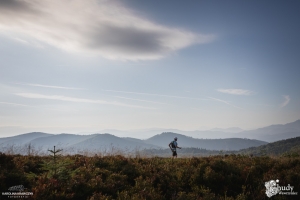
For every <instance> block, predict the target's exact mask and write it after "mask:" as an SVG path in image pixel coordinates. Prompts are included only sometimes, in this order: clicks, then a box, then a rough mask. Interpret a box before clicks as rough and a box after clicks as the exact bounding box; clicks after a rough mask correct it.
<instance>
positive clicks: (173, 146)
mask: <svg viewBox="0 0 300 200" xmlns="http://www.w3.org/2000/svg"><path fill="white" fill-rule="evenodd" d="M171 146H172V148H174V149H175V148H176V146H175V144H174V141H172V142H171Z"/></svg>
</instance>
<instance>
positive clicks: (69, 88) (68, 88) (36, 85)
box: [15, 83, 84, 90]
mask: <svg viewBox="0 0 300 200" xmlns="http://www.w3.org/2000/svg"><path fill="white" fill-rule="evenodd" d="M15 84H17V85H25V86H33V87H44V88H53V89H64V90H84V89H83V88H74V87H62V86H54V85H41V84H31V83H15Z"/></svg>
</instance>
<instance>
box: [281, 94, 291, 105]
mask: <svg viewBox="0 0 300 200" xmlns="http://www.w3.org/2000/svg"><path fill="white" fill-rule="evenodd" d="M283 98H284V101H283V102H282V104H281V106H280V107H281V108H283V107H285V106H286V105H288V104H289V103H290V100H291V98H290V96H289V95H283Z"/></svg>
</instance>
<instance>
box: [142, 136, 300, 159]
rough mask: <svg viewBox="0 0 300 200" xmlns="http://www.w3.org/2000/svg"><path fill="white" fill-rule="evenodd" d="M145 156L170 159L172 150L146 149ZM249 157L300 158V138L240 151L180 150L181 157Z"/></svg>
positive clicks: (143, 153) (143, 152)
mask: <svg viewBox="0 0 300 200" xmlns="http://www.w3.org/2000/svg"><path fill="white" fill-rule="evenodd" d="M141 154H142V155H144V156H151V157H152V156H159V157H170V156H171V151H170V149H167V148H166V149H145V150H143V151H142V152H141ZM226 154H227V155H229V154H236V155H238V154H239V155H249V156H285V157H299V156H300V137H296V138H290V139H286V140H280V141H277V142H272V143H268V144H265V145H261V146H258V147H250V148H247V149H241V150H238V151H217V150H207V149H202V148H184V149H179V150H178V155H179V156H180V157H186V156H189V157H191V156H196V157H197V156H201V157H202V156H213V155H222V156H225V155H226Z"/></svg>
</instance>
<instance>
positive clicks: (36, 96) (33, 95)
mask: <svg viewBox="0 0 300 200" xmlns="http://www.w3.org/2000/svg"><path fill="white" fill-rule="evenodd" d="M15 95H18V96H21V97H25V98H31V99H49V100H59V101H69V102H77V103H95V104H110V105H115V106H125V107H133V108H146V109H152V108H150V107H144V106H137V105H131V104H124V103H119V102H109V101H103V100H93V99H83V98H74V97H66V96H60V95H43V94H36V93H16V94H15Z"/></svg>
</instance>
